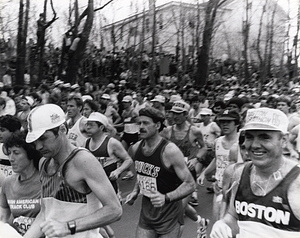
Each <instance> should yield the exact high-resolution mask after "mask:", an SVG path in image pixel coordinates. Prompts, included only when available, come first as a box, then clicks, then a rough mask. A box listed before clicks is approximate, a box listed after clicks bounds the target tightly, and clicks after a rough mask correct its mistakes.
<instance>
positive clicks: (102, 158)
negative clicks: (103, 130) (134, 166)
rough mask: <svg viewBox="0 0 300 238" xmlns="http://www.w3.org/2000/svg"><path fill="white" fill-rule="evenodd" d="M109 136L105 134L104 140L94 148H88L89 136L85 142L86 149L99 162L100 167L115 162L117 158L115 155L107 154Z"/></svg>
mask: <svg viewBox="0 0 300 238" xmlns="http://www.w3.org/2000/svg"><path fill="white" fill-rule="evenodd" d="M110 138H111V137H109V136H106V137H105V139H104V141H103V142H102V143H101V144H100V145H99V146H98V147H97V148H96V149H95V150H91V149H90V143H91V138H88V139H87V140H86V142H85V146H84V147H85V148H86V149H88V150H89V151H90V152H91V153H92V154H93V155H94V156H95V157H96V159H97V160H98V161H99V162H100V163H101V165H102V167H103V168H104V167H106V166H108V165H110V164H113V163H117V162H118V161H119V159H118V158H117V157H115V156H109V154H108V150H107V145H108V142H109V140H110Z"/></svg>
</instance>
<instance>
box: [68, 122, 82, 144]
mask: <svg viewBox="0 0 300 238" xmlns="http://www.w3.org/2000/svg"><path fill="white" fill-rule="evenodd" d="M83 118H84V117H83V116H82V117H80V118H79V119H78V120H77V121H76V122H75V124H74V125H73V127H72V128H71V129H69V132H68V139H69V140H70V141H71V143H72V144H73V145H75V146H77V147H80V146H83V145H84V142H85V140H86V136H84V135H83V134H82V132H81V130H80V122H81V120H82V119H83ZM69 120H71V119H69Z"/></svg>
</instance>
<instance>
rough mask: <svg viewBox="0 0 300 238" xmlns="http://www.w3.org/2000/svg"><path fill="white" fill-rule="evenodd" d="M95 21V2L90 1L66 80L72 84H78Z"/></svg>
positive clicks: (70, 59)
mask: <svg viewBox="0 0 300 238" xmlns="http://www.w3.org/2000/svg"><path fill="white" fill-rule="evenodd" d="M93 19H94V3H93V0H89V1H88V6H87V14H86V21H85V24H84V28H83V30H82V32H81V36H80V40H79V42H78V45H77V48H76V50H75V51H74V52H73V55H72V57H70V58H69V64H68V71H67V75H66V79H67V81H68V82H70V83H75V82H77V78H76V77H77V72H78V68H79V66H80V62H81V60H82V59H83V56H84V52H85V49H86V45H87V42H88V38H89V35H90V33H91V29H92V26H93Z"/></svg>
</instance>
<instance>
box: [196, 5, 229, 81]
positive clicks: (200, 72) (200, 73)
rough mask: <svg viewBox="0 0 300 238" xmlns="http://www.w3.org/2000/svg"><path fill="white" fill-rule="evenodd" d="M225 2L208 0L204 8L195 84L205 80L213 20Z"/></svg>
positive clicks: (206, 77)
mask: <svg viewBox="0 0 300 238" xmlns="http://www.w3.org/2000/svg"><path fill="white" fill-rule="evenodd" d="M225 2H226V0H223V1H222V2H221V3H220V0H209V2H208V3H207V6H206V9H205V26H204V31H203V39H202V47H201V48H200V52H199V54H198V65H197V73H196V79H195V84H196V85H197V86H203V85H205V84H206V82H207V79H208V71H209V55H210V49H211V41H212V35H213V27H214V22H215V18H216V14H217V10H218V8H219V7H220V6H221V5H222V4H223V3H225Z"/></svg>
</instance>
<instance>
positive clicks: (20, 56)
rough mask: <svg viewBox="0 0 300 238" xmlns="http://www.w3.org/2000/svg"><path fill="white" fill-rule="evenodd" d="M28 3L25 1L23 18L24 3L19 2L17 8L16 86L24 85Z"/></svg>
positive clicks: (27, 0) (21, 0)
mask: <svg viewBox="0 0 300 238" xmlns="http://www.w3.org/2000/svg"><path fill="white" fill-rule="evenodd" d="M29 7H30V1H29V0H26V11H25V16H24V3H23V0H20V6H19V23H18V40H17V61H16V84H19V85H23V84H24V70H25V59H26V38H27V28H28V13H29Z"/></svg>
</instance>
